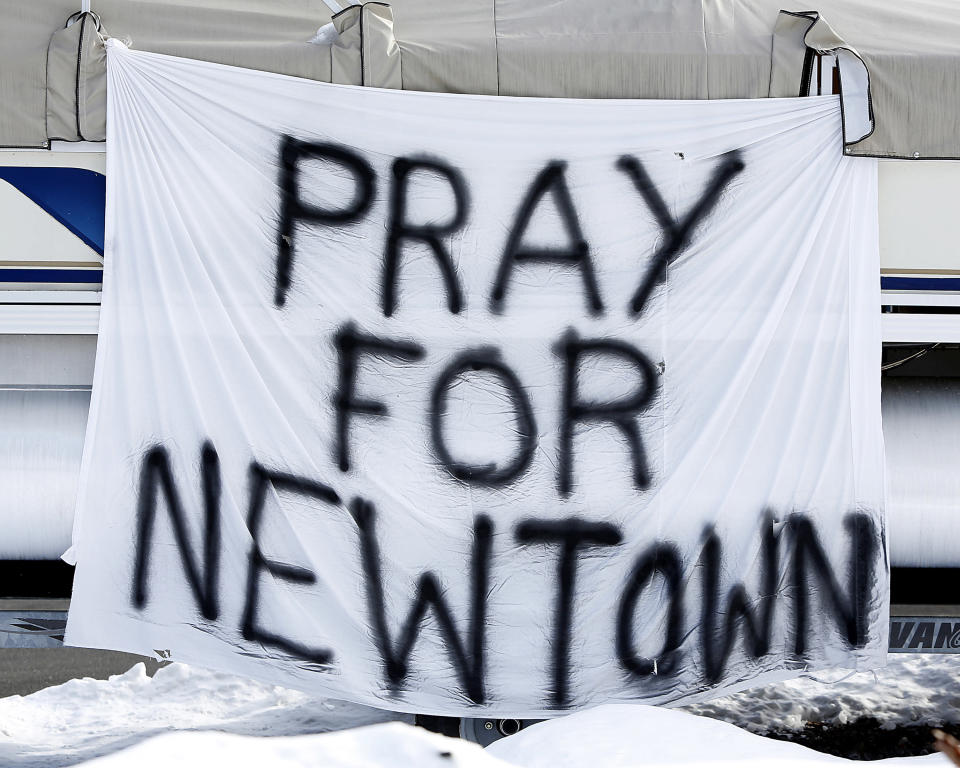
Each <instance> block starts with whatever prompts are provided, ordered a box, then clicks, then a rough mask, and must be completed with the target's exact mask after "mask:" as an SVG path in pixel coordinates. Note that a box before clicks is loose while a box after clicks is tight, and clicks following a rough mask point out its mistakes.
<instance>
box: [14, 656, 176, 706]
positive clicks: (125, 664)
mask: <svg viewBox="0 0 960 768" xmlns="http://www.w3.org/2000/svg"><path fill="white" fill-rule="evenodd" d="M140 661H142V662H144V663H145V664H146V667H147V674H149V675H153V674H154V672H156V671H157V668H158V666H159V665H158V663H157V662H156V661H155V660H153V659H149V658H145V657H143V656H135V655H134V654H132V653H119V652H117V651H97V650H91V649H89V648H67V647H62V648H0V697H4V696H15V695H20V696H26V695H27V694H29V693H34V692H35V691H39V690H40V689H41V688H46V687H48V686H51V685H59V684H60V683H65V682H66V681H67V680H71V679H73V678H75V677H93V678H97V679H99V680H106V679H107V678H108V677H110V675H119V674H122V673H123V672H126V671H127V670H128V669H130V667H132V666H133V665H134V664H136V663H137V662H140Z"/></svg>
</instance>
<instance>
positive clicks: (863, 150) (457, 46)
mask: <svg viewBox="0 0 960 768" xmlns="http://www.w3.org/2000/svg"><path fill="white" fill-rule="evenodd" d="M35 5H36V6H42V10H41V9H40V8H34V7H33V6H35ZM0 6H2V7H3V9H4V14H5V21H6V29H5V34H6V35H8V36H9V35H11V32H12V30H11V24H12V25H14V26H19V27H21V28H22V34H21V30H19V29H18V30H16V31H13V37H15V38H16V45H6V44H5V46H4V47H3V48H2V49H0V57H2V59H3V66H2V67H0V95H6V96H9V98H7V99H4V101H3V107H2V114H0V144H2V145H8V146H9V145H17V144H21V145H23V144H29V145H33V146H43V145H44V144H45V142H46V140H47V134H46V132H45V128H44V127H43V126H44V124H45V122H46V121H45V120H44V112H45V107H44V98H45V97H44V95H43V93H42V88H38V84H40V83H42V82H43V80H44V78H45V77H46V76H47V74H48V73H47V72H46V60H47V56H46V47H47V46H48V45H49V44H50V39H51V36H52V35H53V33H54V32H55V31H56V30H57V29H60V28H62V27H63V22H64V19H65V18H66V16H68V15H69V14H70V13H72V12H73V11H75V10H77V9H76V7H75V6H74V7H73V8H68V7H65V6H62V5H60V4H59V2H45V3H38V4H33V3H18V2H15V1H14V0H0ZM92 6H93V10H94V11H96V12H97V13H98V14H99V15H100V17H101V18H102V20H103V29H104V31H105V33H106V34H108V35H111V36H114V37H119V38H121V39H123V40H125V41H127V42H129V43H130V44H131V45H132V46H133V47H134V48H137V49H141V50H150V51H158V52H161V53H170V54H174V55H178V56H186V57H191V58H198V59H203V60H207V61H216V62H220V63H224V64H231V65H236V66H244V67H249V68H253V69H263V70H269V71H275V72H280V73H283V74H290V75H295V76H298V77H307V78H312V79H317V80H327V81H330V80H333V81H334V82H352V83H363V84H366V85H377V86H380V87H390V88H396V87H402V88H404V89H407V90H427V91H451V92H469V93H492V94H501V95H508V96H571V97H584V98H696V99H701V98H702V99H706V98H711V99H716V98H756V97H765V96H769V95H773V96H780V95H796V94H798V93H799V90H800V85H801V82H802V80H803V77H804V66H805V62H806V63H809V61H808V59H807V57H806V55H805V54H806V53H807V52H808V51H811V50H816V51H823V52H827V53H836V54H837V55H838V56H839V57H840V59H841V70H842V69H843V68H844V61H845V60H846V61H847V63H848V65H850V66H852V64H853V59H852V58H850V57H851V56H853V57H854V58H859V59H862V61H863V62H864V63H865V65H866V68H867V70H869V73H870V76H869V94H868V93H867V91H866V87H867V83H866V82H864V83H859V82H851V77H849V76H846V75H844V76H843V77H842V78H841V79H842V80H843V87H844V91H845V92H847V91H853V92H856V93H857V94H859V95H860V96H862V97H863V100H864V101H863V103H864V104H865V105H866V107H865V110H866V111H867V112H870V111H872V116H873V118H874V119H875V125H874V126H873V133H872V134H871V135H870V136H869V137H868V138H866V139H864V140H862V141H859V142H858V143H856V144H854V145H853V146H850V147H848V148H847V151H848V152H849V153H851V154H865V155H878V156H884V157H909V158H917V157H919V158H935V157H948V158H957V157H960V66H958V64H960V4H957V3H955V2H953V1H952V0H911V2H910V3H901V2H899V1H898V0H873V1H871V2H868V1H867V0H817V2H816V3H815V4H813V7H810V6H806V5H801V4H799V2H791V0H611V2H606V3H602V4H598V3H583V2H580V0H549V2H546V1H545V0H497V1H496V2H493V0H445V2H443V3H442V4H438V3H435V2H427V0H395V1H394V2H392V3H391V4H390V6H389V7H387V6H385V5H383V4H382V3H368V4H367V5H366V6H364V7H363V8H362V9H361V8H360V7H351V8H347V9H345V10H344V11H343V12H342V14H341V15H338V18H337V19H336V20H335V21H334V24H335V29H334V30H333V31H334V32H335V33H337V32H338V33H339V34H333V35H328V36H326V37H322V36H317V35H316V33H317V30H318V28H320V27H323V26H324V25H326V24H328V23H330V20H331V14H330V12H329V11H328V10H327V8H326V7H325V6H324V5H322V4H320V3H319V2H316V1H315V0H314V1H312V2H309V1H308V0H137V1H136V2H134V0H92ZM51 8H53V9H54V10H57V11H59V13H54V12H52V11H51ZM781 10H785V11H788V12H792V13H793V14H797V15H796V16H794V17H792V18H793V19H794V20H795V22H796V23H792V24H785V23H784V19H783V16H784V15H783V14H781V13H780V11H781ZM44 25H46V32H45V34H41V33H43V31H44V30H43V27H44ZM787 35H793V36H794V37H795V39H794V40H793V41H789V40H786V39H785V36H787ZM311 40H315V42H310V41H311ZM361 40H362V42H361ZM775 41H776V42H775ZM40 47H42V48H43V51H42V53H41V52H40V51H39V50H38V49H39V48H40ZM798 52H802V53H803V54H804V55H803V56H800V55H798ZM778 54H779V55H778ZM784 66H786V68H783V67H784ZM778 67H780V68H779V69H778ZM794 67H796V68H797V69H796V70H794ZM63 71H64V68H58V69H57V70H56V71H51V72H50V73H49V74H50V77H51V78H53V80H52V81H51V82H50V86H51V88H52V90H53V91H64V92H66V91H68V90H69V85H63V84H61V83H60V82H59V79H60V78H61V77H65V75H63V74H62V72H63ZM791 79H792V81H793V82H795V83H796V91H795V92H794V91H792V90H791V89H790V87H789V84H790V82H791ZM73 85H74V87H75V82H74V83H73ZM91 110H92V108H91ZM55 111H56V112H57V113H58V114H59V109H57V110H55ZM88 111H90V110H88ZM847 111H848V110H847V107H846V105H845V113H846V112H847ZM91 122H94V121H93V119H92V117H91ZM847 138H848V141H850V140H853V139H854V138H856V137H853V136H850V135H848V137H847Z"/></svg>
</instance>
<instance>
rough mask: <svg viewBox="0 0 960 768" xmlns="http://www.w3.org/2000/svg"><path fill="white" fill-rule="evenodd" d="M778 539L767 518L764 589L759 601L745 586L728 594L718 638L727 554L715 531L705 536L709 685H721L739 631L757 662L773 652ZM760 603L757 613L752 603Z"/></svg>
mask: <svg viewBox="0 0 960 768" xmlns="http://www.w3.org/2000/svg"><path fill="white" fill-rule="evenodd" d="M777 538H778V537H777V535H776V533H775V532H774V528H773V518H772V517H771V516H770V515H769V514H767V515H766V516H765V517H764V520H763V523H762V529H761V539H762V543H761V550H760V556H761V558H762V563H763V575H762V577H761V578H762V587H761V593H760V596H759V598H758V599H757V600H751V599H750V598H749V597H748V595H747V590H746V588H745V587H744V586H743V584H736V585H735V586H733V587H731V589H730V591H729V592H728V593H727V606H726V610H725V611H723V616H724V619H725V620H724V625H723V633H722V635H721V636H720V637H717V628H716V622H717V617H718V616H719V615H720V613H721V612H720V609H719V602H720V595H719V591H720V566H721V562H722V560H723V550H722V547H721V544H720V537H719V536H717V533H716V531H715V530H713V528H712V527H711V528H709V529H708V530H707V531H706V533H705V536H704V544H703V554H702V561H703V602H702V613H701V642H702V644H703V666H704V673H705V676H706V678H707V681H708V682H709V683H711V684H713V683H716V682H719V681H720V679H721V678H722V677H723V671H724V668H725V667H726V664H727V659H728V658H729V656H730V653H731V651H732V650H733V643H734V640H735V638H736V634H737V627H738V625H740V624H741V623H742V625H743V628H744V645H745V646H746V649H747V653H748V654H749V655H750V657H751V658H753V659H759V658H760V657H761V656H765V655H766V654H767V652H768V651H769V650H770V631H771V629H772V626H773V608H774V604H775V602H776V597H777V577H778V574H779V570H780V568H779V558H778V556H777ZM754 602H756V603H758V607H757V610H756V613H754V611H753V610H752V609H751V607H750V606H751V604H752V603H754Z"/></svg>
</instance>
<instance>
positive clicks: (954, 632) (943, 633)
mask: <svg viewBox="0 0 960 768" xmlns="http://www.w3.org/2000/svg"><path fill="white" fill-rule="evenodd" d="M936 647H937V648H958V647H960V622H956V623H951V622H949V621H941V622H940V626H939V628H938V629H937V643H936Z"/></svg>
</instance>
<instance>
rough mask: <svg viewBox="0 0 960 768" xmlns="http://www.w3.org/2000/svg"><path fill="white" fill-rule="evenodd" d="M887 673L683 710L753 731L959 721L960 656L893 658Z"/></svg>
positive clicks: (803, 684)
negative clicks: (866, 721)
mask: <svg viewBox="0 0 960 768" xmlns="http://www.w3.org/2000/svg"><path fill="white" fill-rule="evenodd" d="M888 659H889V661H888V663H887V666H886V667H885V668H884V669H878V670H876V671H875V672H858V673H856V674H853V675H844V674H832V675H831V674H828V673H823V674H818V675H817V679H812V678H798V679H796V680H788V681H786V682H783V683H777V684H776V685H766V686H762V687H760V688H752V689H750V690H747V691H743V692H741V693H736V694H734V695H732V696H726V697H724V698H721V699H713V700H712V701H707V702H704V703H702V704H695V705H693V706H689V707H685V710H686V711H687V712H691V713H693V714H697V715H707V716H708V717H715V718H718V719H720V720H726V721H727V722H728V723H735V724H736V725H739V726H741V727H743V728H748V729H750V730H751V731H755V732H760V733H763V732H767V731H771V730H779V731H793V730H799V729H801V728H803V726H804V724H805V723H807V722H815V723H827V724H843V723H849V722H852V721H854V720H857V719H858V718H860V717H873V718H876V719H877V720H878V721H879V722H880V724H881V726H882V727H884V728H894V727H896V726H898V725H942V724H943V723H946V722H953V723H956V722H960V655H954V654H935V653H898V654H890V656H889V657H888Z"/></svg>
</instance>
